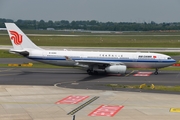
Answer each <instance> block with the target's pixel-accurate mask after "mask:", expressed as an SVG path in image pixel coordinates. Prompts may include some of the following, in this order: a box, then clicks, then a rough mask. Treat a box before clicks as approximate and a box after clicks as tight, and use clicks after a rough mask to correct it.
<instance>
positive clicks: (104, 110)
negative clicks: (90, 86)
mask: <svg viewBox="0 0 180 120" xmlns="http://www.w3.org/2000/svg"><path fill="white" fill-rule="evenodd" d="M123 107H124V106H119V105H118V106H111V105H101V106H99V107H98V108H97V109H95V110H94V111H92V112H91V113H90V114H89V115H88V116H108V117H113V116H114V115H115V114H116V113H117V112H118V111H120V110H121V109H122V108H123Z"/></svg>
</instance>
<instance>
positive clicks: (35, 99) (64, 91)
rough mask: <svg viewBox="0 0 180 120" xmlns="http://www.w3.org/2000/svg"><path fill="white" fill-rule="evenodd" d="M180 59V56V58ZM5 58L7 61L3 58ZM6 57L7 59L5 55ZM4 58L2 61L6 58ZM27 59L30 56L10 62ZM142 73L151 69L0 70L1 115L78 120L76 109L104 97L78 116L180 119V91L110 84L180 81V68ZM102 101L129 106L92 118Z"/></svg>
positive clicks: (4, 118)
mask: <svg viewBox="0 0 180 120" xmlns="http://www.w3.org/2000/svg"><path fill="white" fill-rule="evenodd" d="M178 59H179V58H178ZM1 60H2V59H1ZM4 60H5V59H4ZM4 60H2V61H4ZM13 61H14V63H17V62H18V61H19V62H20V63H22V61H23V63H26V62H29V61H26V59H24V58H20V59H10V60H9V61H7V60H5V61H4V63H6V62H10V63H12V62H13ZM137 72H153V71H151V70H140V71H138V70H128V71H127V74H126V75H120V76H119V75H101V74H100V75H95V76H89V75H88V74H87V73H86V72H85V71H83V70H81V69H75V68H59V69H49V68H47V69H41V68H0V119H1V120H72V115H67V114H68V113H69V112H71V111H72V110H74V109H75V108H77V107H79V106H81V105H82V104H84V103H86V102H88V101H89V100H90V99H91V98H93V97H95V96H98V97H99V98H98V99H97V100H95V101H94V102H92V103H90V104H88V105H87V106H85V107H83V108H82V109H80V110H78V111H77V112H76V113H74V115H76V120H85V119H86V120H109V119H112V120H152V119H153V120H171V119H180V111H175V112H171V111H170V109H171V108H180V104H179V100H180V95H179V92H163V91H155V90H142V89H125V88H121V89H114V88H111V87H107V86H106V85H107V84H123V85H140V84H143V83H146V84H147V85H151V84H154V85H155V86H156V85H168V86H174V85H180V72H179V71H162V70H160V71H159V74H158V75H154V74H151V75H150V76H146V77H145V76H144V77H143V76H138V77H136V76H134V74H136V73H137ZM70 95H74V96H88V98H87V99H85V100H83V101H81V102H79V103H77V104H55V103H56V102H57V101H59V100H62V99H64V98H66V97H67V96H70ZM101 105H109V106H123V108H122V109H121V110H120V111H119V112H117V113H116V114H115V115H114V116H113V117H109V116H89V114H90V113H91V112H93V111H94V110H95V109H97V108H98V107H99V106H101Z"/></svg>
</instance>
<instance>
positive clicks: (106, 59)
mask: <svg viewBox="0 0 180 120" xmlns="http://www.w3.org/2000/svg"><path fill="white" fill-rule="evenodd" d="M28 58H29V59H32V60H44V61H45V60H47V61H49V60H59V61H65V60H66V59H65V58H64V57H58V58H53V57H46V58H43V57H34V56H33V57H32V56H31V57H28ZM71 59H72V60H87V61H103V62H152V63H155V62H159V63H160V62H161V63H174V62H176V61H175V60H173V59H171V60H168V59H167V60H166V59H160V60H159V59H120V58H118V59H116V58H112V59H109V58H101V59H100V58H78V57H76V58H73V57H71Z"/></svg>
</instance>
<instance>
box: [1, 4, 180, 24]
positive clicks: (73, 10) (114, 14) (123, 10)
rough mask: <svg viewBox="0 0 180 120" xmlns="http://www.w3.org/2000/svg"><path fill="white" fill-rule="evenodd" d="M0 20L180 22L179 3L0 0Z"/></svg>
mask: <svg viewBox="0 0 180 120" xmlns="http://www.w3.org/2000/svg"><path fill="white" fill-rule="evenodd" d="M0 18H6V19H13V20H18V19H22V20H45V21H49V20H52V21H60V20H68V21H73V20H75V21H76V20H97V21H99V22H138V23H143V22H148V23H149V22H151V21H154V22H156V23H162V22H180V0H0Z"/></svg>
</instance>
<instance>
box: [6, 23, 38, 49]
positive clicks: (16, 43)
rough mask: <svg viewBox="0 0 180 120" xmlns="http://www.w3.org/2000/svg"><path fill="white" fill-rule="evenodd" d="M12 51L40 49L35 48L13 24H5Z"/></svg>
mask: <svg viewBox="0 0 180 120" xmlns="http://www.w3.org/2000/svg"><path fill="white" fill-rule="evenodd" d="M5 25H6V28H7V31H8V34H9V37H10V39H11V42H12V45H13V47H14V50H23V49H26V48H30V49H41V48H39V47H38V46H36V45H35V44H34V43H33V42H32V41H31V40H30V39H29V38H28V37H27V36H26V35H25V34H24V33H23V32H22V31H21V30H20V29H19V28H18V27H17V26H16V24H14V23H5Z"/></svg>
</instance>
